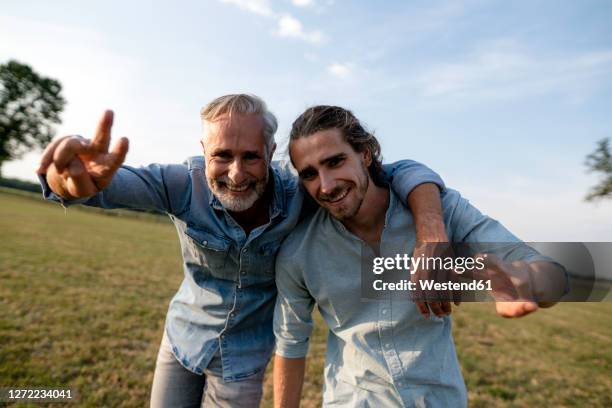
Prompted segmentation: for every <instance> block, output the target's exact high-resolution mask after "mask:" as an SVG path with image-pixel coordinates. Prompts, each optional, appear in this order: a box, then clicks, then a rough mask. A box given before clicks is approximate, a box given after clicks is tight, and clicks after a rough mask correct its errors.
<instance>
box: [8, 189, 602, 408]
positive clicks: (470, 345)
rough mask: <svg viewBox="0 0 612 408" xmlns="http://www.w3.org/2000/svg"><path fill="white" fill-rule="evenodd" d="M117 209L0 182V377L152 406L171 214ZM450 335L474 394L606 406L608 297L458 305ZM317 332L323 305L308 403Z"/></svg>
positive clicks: (81, 398)
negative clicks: (53, 199)
mask: <svg viewBox="0 0 612 408" xmlns="http://www.w3.org/2000/svg"><path fill="white" fill-rule="evenodd" d="M120 215H122V216H108V215H104V214H100V213H99V212H96V211H84V210H81V209H78V208H69V209H68V210H67V211H64V209H62V208H61V207H60V206H59V205H57V204H53V203H45V202H43V201H42V200H41V199H39V198H38V196H36V197H32V196H30V195H27V194H26V195H18V194H15V193H9V192H8V190H2V191H0V231H1V237H2V238H1V241H0V242H1V244H0V310H1V313H0V387H8V386H21V387H36V386H39V387H42V386H44V387H70V388H72V389H74V390H75V391H76V392H77V394H78V396H77V401H76V402H75V403H74V404H69V406H70V405H72V406H83V407H119V406H120V407H143V406H147V405H148V400H149V392H150V385H151V381H152V378H153V370H154V365H155V357H156V354H157V349H158V346H159V341H160V339H161V335H162V331H163V324H164V317H165V313H166V310H167V307H168V303H169V301H170V299H171V298H172V296H173V294H174V293H175V291H176V289H177V288H178V286H179V284H180V282H181V279H182V274H183V272H182V267H181V259H180V250H179V244H178V240H177V238H176V232H175V230H174V227H173V226H172V225H171V224H170V223H169V222H165V221H163V220H160V219H159V218H157V217H154V216H149V215H147V214H137V216H135V217H132V216H123V215H124V214H123V213H122V214H120ZM454 337H455V342H456V345H457V351H458V355H459V360H460V363H461V366H462V370H463V375H464V377H465V380H466V383H467V386H468V389H469V399H470V405H471V406H473V407H533V406H555V407H557V406H567V407H573V406H575V407H583V406H601V407H606V406H608V407H609V406H612V303H611V302H602V303H573V304H572V303H566V304H561V305H558V306H556V307H554V308H552V309H548V310H542V311H539V312H538V313H536V314H534V315H532V316H528V317H526V318H523V319H518V320H505V319H502V318H499V317H497V316H496V315H495V313H494V307H493V305H492V304H463V305H461V306H460V307H459V308H456V309H455V311H454ZM325 339H326V328H325V327H324V324H323V323H322V322H321V320H320V318H317V325H316V328H315V333H314V336H313V339H312V344H311V348H310V354H309V358H308V367H307V375H306V384H305V388H304V393H303V403H302V406H304V407H315V406H320V403H321V386H322V371H323V360H324V354H325ZM270 370H271V367H268V375H267V377H266V388H265V393H264V401H263V404H262V406H271V401H272V392H271V385H272V383H271V376H270V375H269V374H270ZM52 406H56V407H57V406H62V405H61V404H60V405H58V404H52Z"/></svg>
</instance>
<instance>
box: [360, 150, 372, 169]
mask: <svg viewBox="0 0 612 408" xmlns="http://www.w3.org/2000/svg"><path fill="white" fill-rule="evenodd" d="M361 154H363V162H364V163H365V165H366V167H370V164H372V152H371V151H370V149H365V150H364V151H363V152H362V153H361Z"/></svg>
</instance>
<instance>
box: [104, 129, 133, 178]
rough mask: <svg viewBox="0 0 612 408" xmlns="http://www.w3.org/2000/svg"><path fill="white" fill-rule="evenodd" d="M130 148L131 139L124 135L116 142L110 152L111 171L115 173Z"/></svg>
mask: <svg viewBox="0 0 612 408" xmlns="http://www.w3.org/2000/svg"><path fill="white" fill-rule="evenodd" d="M129 149H130V141H129V140H128V138H127V137H122V138H121V139H119V140H117V143H115V145H114V146H113V149H112V150H111V152H110V154H109V163H108V165H109V171H110V172H111V173H115V171H117V169H118V168H119V167H120V166H121V165H122V164H123V162H124V161H125V156H126V155H127V152H128V150H129Z"/></svg>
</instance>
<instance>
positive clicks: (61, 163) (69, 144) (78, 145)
mask: <svg viewBox="0 0 612 408" xmlns="http://www.w3.org/2000/svg"><path fill="white" fill-rule="evenodd" d="M90 151H91V147H90V144H89V142H88V141H86V140H85V139H83V138H80V137H76V136H71V137H69V138H65V139H64V140H62V141H61V142H60V143H59V145H58V146H57V148H56V149H55V151H54V152H53V162H54V163H55V167H57V171H58V172H59V173H62V172H63V171H64V170H65V169H66V167H67V166H68V165H69V164H70V162H71V161H72V159H73V158H74V157H75V156H76V155H78V154H86V153H88V152H90Z"/></svg>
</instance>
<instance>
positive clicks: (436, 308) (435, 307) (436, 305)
mask: <svg viewBox="0 0 612 408" xmlns="http://www.w3.org/2000/svg"><path fill="white" fill-rule="evenodd" d="M428 304H429V308H430V309H431V311H432V312H433V314H435V315H436V316H438V317H442V316H444V311H443V310H442V305H441V303H440V302H428Z"/></svg>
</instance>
